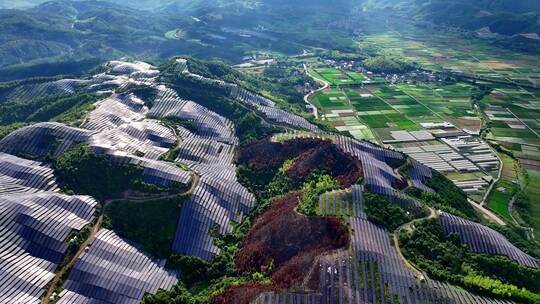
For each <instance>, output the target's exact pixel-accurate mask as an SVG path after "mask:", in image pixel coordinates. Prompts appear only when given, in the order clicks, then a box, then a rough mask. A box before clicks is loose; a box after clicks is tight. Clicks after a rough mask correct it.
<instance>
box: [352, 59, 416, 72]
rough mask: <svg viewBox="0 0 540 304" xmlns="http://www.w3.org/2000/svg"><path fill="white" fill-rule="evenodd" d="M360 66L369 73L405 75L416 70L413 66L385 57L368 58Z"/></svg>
mask: <svg viewBox="0 0 540 304" xmlns="http://www.w3.org/2000/svg"><path fill="white" fill-rule="evenodd" d="M362 65H363V66H364V68H366V69H367V70H369V71H371V72H374V73H386V74H400V73H406V72H410V71H412V70H414V69H416V68H417V66H416V65H414V64H410V63H407V62H404V61H402V60H401V59H398V58H394V57H389V56H385V55H381V56H374V57H369V58H368V59H366V60H364V61H363V62H362Z"/></svg>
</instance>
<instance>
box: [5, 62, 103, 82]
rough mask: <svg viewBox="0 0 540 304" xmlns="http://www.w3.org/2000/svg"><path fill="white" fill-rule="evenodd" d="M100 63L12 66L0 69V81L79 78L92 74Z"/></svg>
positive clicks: (47, 63) (53, 63) (54, 63)
mask: <svg viewBox="0 0 540 304" xmlns="http://www.w3.org/2000/svg"><path fill="white" fill-rule="evenodd" d="M102 62H103V59H102V58H90V59H83V60H68V61H57V62H52V63H49V62H46V63H38V64H27V65H14V66H10V67H6V68H2V69H0V81H12V80H16V79H24V78H29V77H51V76H55V75H73V76H81V75H84V74H88V73H92V71H94V70H96V69H97V68H98V67H99V66H100V65H101V63H102Z"/></svg>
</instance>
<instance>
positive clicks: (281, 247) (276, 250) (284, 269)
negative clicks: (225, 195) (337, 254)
mask: <svg viewBox="0 0 540 304" xmlns="http://www.w3.org/2000/svg"><path fill="white" fill-rule="evenodd" d="M301 195H302V193H295V194H290V195H287V196H285V197H283V198H281V199H278V200H276V201H274V202H273V203H272V205H271V207H270V209H269V210H267V211H266V212H265V213H263V214H262V215H261V216H260V217H259V218H258V219H257V221H256V222H255V224H254V225H253V227H252V228H251V229H250V231H249V232H248V234H247V236H246V238H245V240H244V242H243V244H242V249H241V250H240V251H239V252H238V254H237V256H236V260H235V262H236V268H237V271H238V272H239V273H246V272H251V271H260V272H265V271H267V270H268V266H269V265H270V264H272V265H273V273H272V282H273V285H272V286H271V288H272V289H286V288H290V287H292V286H294V285H295V284H297V283H299V282H300V281H301V280H302V279H303V278H305V277H306V275H307V273H308V271H309V269H310V268H311V267H312V265H313V263H314V261H315V258H316V257H317V256H319V255H320V254H322V253H323V252H326V251H329V250H334V249H338V248H342V247H345V246H347V245H348V244H349V241H350V239H349V231H348V230H347V228H346V227H345V226H344V225H343V224H342V223H341V222H340V221H339V220H338V219H337V218H335V217H306V216H304V215H301V214H298V213H296V212H295V210H294V208H295V207H296V206H297V204H298V203H299V197H301ZM267 288H268V286H265V289H262V290H260V291H265V290H268V289H267ZM228 299H233V298H228ZM234 299H235V300H236V298H234ZM253 299H254V297H252V298H249V299H247V300H249V301H251V300H253ZM249 301H245V302H239V303H249ZM223 303H225V302H223Z"/></svg>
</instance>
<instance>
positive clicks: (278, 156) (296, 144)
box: [238, 138, 328, 170]
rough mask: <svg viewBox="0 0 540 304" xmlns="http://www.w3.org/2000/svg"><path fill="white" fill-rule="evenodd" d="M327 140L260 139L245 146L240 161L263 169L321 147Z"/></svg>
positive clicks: (278, 164)
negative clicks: (283, 140)
mask: <svg viewBox="0 0 540 304" xmlns="http://www.w3.org/2000/svg"><path fill="white" fill-rule="evenodd" d="M325 142H328V141H327V140H322V139H312V138H298V139H294V140H289V141H287V142H285V143H275V142H270V141H268V140H263V141H258V142H255V143H252V144H249V145H246V146H244V147H243V148H242V149H241V150H240V152H239V154H238V161H239V162H241V163H244V164H247V165H248V166H249V167H250V168H251V169H253V170H262V169H266V168H270V167H275V166H280V165H281V164H283V163H284V162H285V161H286V160H288V159H292V158H294V157H296V156H298V155H299V154H300V153H302V152H304V151H306V150H310V149H313V148H316V147H319V146H321V145H323V144H324V143H325Z"/></svg>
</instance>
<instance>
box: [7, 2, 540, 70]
mask: <svg viewBox="0 0 540 304" xmlns="http://www.w3.org/2000/svg"><path fill="white" fill-rule="evenodd" d="M39 3H41V4H39ZM34 4H38V5H37V6H35V7H31V6H32V5H34ZM362 6H363V8H364V12H366V11H367V14H365V13H364V14H363V13H361V9H362ZM0 7H9V8H12V7H27V8H26V9H0V31H1V32H2V35H0V73H2V74H4V75H6V74H9V75H15V76H16V75H20V76H27V75H45V76H46V75H47V74H51V72H50V71H49V70H50V69H52V67H57V66H58V65H57V64H58V63H59V62H62V63H64V64H65V65H67V66H69V67H70V68H68V69H67V70H68V71H69V72H70V73H72V72H77V69H79V70H81V71H80V72H82V71H83V70H84V69H86V68H87V67H89V66H91V65H89V64H81V61H88V60H97V59H99V60H100V61H103V60H107V59H111V58H120V57H124V56H125V57H137V58H138V59H144V60H147V61H155V60H156V59H164V58H168V57H170V56H172V55H177V54H184V55H192V56H196V57H200V58H206V59H212V58H219V59H221V60H225V61H228V62H230V63H238V62H241V61H242V59H243V58H244V57H245V56H247V55H251V54H252V53H253V52H254V51H257V50H270V51H278V52H281V53H285V54H298V53H302V52H303V50H304V49H306V48H308V47H318V48H324V49H333V50H336V49H337V50H349V49H352V47H353V46H354V40H353V39H354V37H357V36H358V35H360V34H361V33H362V30H363V27H362V23H363V22H365V23H367V22H369V21H366V20H368V19H369V16H370V14H369V11H370V10H372V11H386V10H387V11H391V12H394V13H398V14H401V16H403V17H406V18H407V19H414V20H417V21H421V22H428V23H435V24H438V25H443V26H452V27H460V28H463V29H467V30H471V31H477V30H480V29H482V33H483V34H484V36H488V37H489V36H490V35H499V36H501V37H512V39H519V42H518V44H517V47H518V48H521V49H523V50H529V49H531V48H530V47H529V45H528V43H531V42H537V41H534V39H536V38H537V37H538V36H537V35H538V34H540V23H539V22H540V21H539V13H538V12H539V11H540V1H531V0H515V1H509V0H499V1H488V0H480V1H475V2H471V1H468V0H450V1H446V0H364V1H363V2H362V1H353V0H335V1H323V0H311V1H308V0H300V1H288V0H287V1H286V0H260V1H250V0H242V1H241V0H230V1H226V0H194V1H191V0H154V1H152V0H141V1H120V0H110V1H109V2H106V1H96V0H77V1H76V0H72V1H68V0H58V1H49V2H43V1H41V0H20V1H17V0H15V1H11V0H10V1H6V0H0ZM28 7H30V8H28ZM411 16H412V17H411ZM515 37H517V38H515ZM499 38H500V37H499ZM504 39H507V38H504ZM512 39H507V40H511V41H512V42H511V44H506V45H504V46H505V47H516V44H515V43H514V40H512ZM538 39H540V38H538ZM537 43H538V42H537ZM53 64H54V65H53ZM28 69H30V71H27V72H25V70H28ZM21 71H22V72H21ZM15 76H14V77H15Z"/></svg>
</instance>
